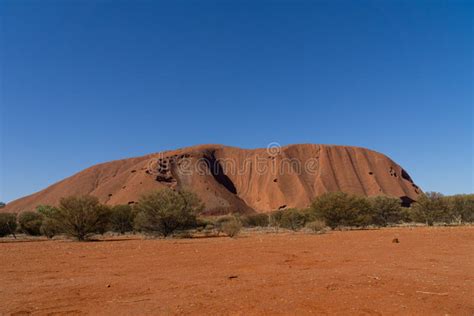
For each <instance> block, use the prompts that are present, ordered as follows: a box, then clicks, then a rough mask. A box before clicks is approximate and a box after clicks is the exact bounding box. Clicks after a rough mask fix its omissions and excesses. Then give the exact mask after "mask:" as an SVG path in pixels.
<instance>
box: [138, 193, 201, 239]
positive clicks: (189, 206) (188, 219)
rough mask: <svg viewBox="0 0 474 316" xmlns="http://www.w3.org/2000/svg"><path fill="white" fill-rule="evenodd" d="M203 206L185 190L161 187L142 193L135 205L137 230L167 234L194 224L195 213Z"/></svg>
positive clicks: (191, 226)
mask: <svg viewBox="0 0 474 316" xmlns="http://www.w3.org/2000/svg"><path fill="white" fill-rule="evenodd" d="M203 208H204V206H203V204H202V202H201V201H200V200H199V198H198V197H197V196H196V195H195V194H193V193H191V192H187V191H173V190H171V189H167V188H166V189H162V190H159V191H154V192H151V193H149V194H145V195H143V196H142V197H141V198H140V200H139V201H138V204H137V205H136V206H135V209H136V211H137V213H138V214H137V217H136V220H135V226H136V228H137V229H138V230H141V231H145V232H149V233H153V234H158V235H161V236H164V237H166V236H169V235H170V234H172V233H173V232H174V231H175V230H177V229H187V228H193V227H195V226H196V215H197V214H198V213H199V212H201V211H202V210H203Z"/></svg>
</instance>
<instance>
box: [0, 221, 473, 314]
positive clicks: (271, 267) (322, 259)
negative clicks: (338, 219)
mask: <svg viewBox="0 0 474 316" xmlns="http://www.w3.org/2000/svg"><path fill="white" fill-rule="evenodd" d="M394 238H397V239H398V241H399V243H396V242H393V240H394ZM0 258H1V260H0V314H2V315H28V314H33V315H56V314H71V315H74V314H77V315H81V314H93V315H101V314H114V315H149V314H162V315H174V314H197V315H256V314H259V315H262V314H263V315H280V314H298V315H305V314H316V315H329V314H331V315H333V314H346V315H347V314H350V315H473V314H474V295H473V293H474V227H472V226H463V227H403V228H401V227H398V228H384V229H376V230H354V231H330V232H328V233H325V234H307V233H291V232H284V231H280V232H278V233H274V232H273V233H269V232H262V231H245V232H243V233H242V234H241V235H239V236H238V237H237V238H229V237H213V238H193V239H178V240H177V239H150V238H145V237H143V236H140V235H128V236H124V237H113V238H108V239H105V240H100V241H95V242H79V243H78V242H72V241H68V240H53V241H49V240H45V239H37V240H13V239H3V240H2V242H0Z"/></svg>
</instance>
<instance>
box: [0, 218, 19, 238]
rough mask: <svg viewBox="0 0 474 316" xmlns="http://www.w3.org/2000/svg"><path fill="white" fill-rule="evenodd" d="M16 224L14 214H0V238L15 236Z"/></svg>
mask: <svg viewBox="0 0 474 316" xmlns="http://www.w3.org/2000/svg"><path fill="white" fill-rule="evenodd" d="M16 227H17V223H16V214H15V213H0V237H4V236H7V235H13V237H15V238H16V236H15V231H16Z"/></svg>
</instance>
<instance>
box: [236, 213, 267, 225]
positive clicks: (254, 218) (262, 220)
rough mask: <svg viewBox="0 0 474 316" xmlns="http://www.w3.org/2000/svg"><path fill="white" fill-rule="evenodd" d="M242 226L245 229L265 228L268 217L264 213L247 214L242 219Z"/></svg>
mask: <svg viewBox="0 0 474 316" xmlns="http://www.w3.org/2000/svg"><path fill="white" fill-rule="evenodd" d="M242 224H243V225H244V226H246V227H267V226H268V224H269V216H268V214H265V213H260V214H249V215H246V216H243V217H242Z"/></svg>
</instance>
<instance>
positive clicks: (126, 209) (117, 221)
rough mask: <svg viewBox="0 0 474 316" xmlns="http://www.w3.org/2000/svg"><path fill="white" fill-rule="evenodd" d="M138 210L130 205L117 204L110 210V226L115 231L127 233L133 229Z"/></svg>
mask: <svg viewBox="0 0 474 316" xmlns="http://www.w3.org/2000/svg"><path fill="white" fill-rule="evenodd" d="M135 215H136V212H135V211H134V210H133V209H132V207H131V206H130V205H126V204H125V205H115V206H113V207H112V208H111V210H110V228H111V229H112V231H114V232H118V233H121V234H125V233H126V232H130V231H132V230H133V221H134V220H135Z"/></svg>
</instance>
